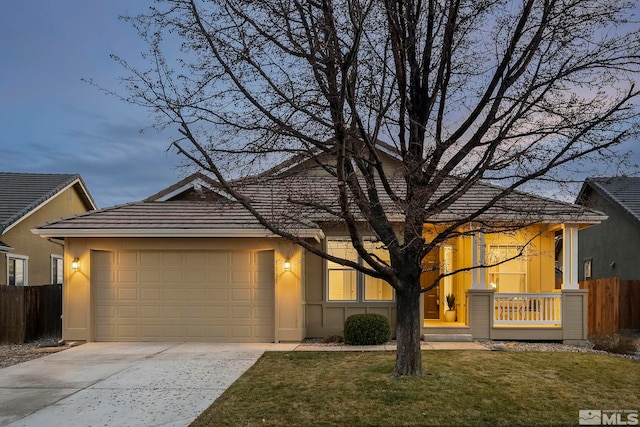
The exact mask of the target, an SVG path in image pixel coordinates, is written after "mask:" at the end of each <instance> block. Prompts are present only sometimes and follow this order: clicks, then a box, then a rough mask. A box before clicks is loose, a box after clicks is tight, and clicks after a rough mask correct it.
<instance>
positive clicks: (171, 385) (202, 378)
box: [0, 343, 295, 427]
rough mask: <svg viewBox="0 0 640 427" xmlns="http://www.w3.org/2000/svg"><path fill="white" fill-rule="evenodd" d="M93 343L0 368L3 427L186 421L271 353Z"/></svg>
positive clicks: (260, 348)
mask: <svg viewBox="0 0 640 427" xmlns="http://www.w3.org/2000/svg"><path fill="white" fill-rule="evenodd" d="M290 347H291V348H289V346H288V345H283V344H209V343H130V344H129V343H88V344H84V345H81V346H79V347H74V348H71V349H69V350H65V351H62V352H60V353H56V354H51V355H49V356H45V357H42V358H39V359H35V360H31V361H29V362H25V363H21V364H19V365H14V366H10V367H8V368H4V369H0V426H11V427H18V426H62V425H64V426H187V425H189V423H190V422H191V421H193V420H194V419H195V418H196V417H197V416H198V415H199V414H200V413H201V412H202V411H203V410H204V409H206V408H207V407H208V406H209V405H210V404H211V402H213V401H214V400H215V399H216V398H217V397H218V396H220V395H221V394H222V393H223V392H224V391H225V390H226V388H227V387H228V386H229V385H231V384H232V383H233V382H234V381H235V380H236V379H237V378H238V377H240V375H242V374H243V373H244V372H245V371H246V370H247V369H248V368H249V367H251V366H252V365H253V364H254V363H255V362H256V360H258V358H259V357H260V356H261V355H262V353H263V352H264V351H265V350H280V351H283V350H284V351H287V350H292V349H294V348H295V345H291V346H290Z"/></svg>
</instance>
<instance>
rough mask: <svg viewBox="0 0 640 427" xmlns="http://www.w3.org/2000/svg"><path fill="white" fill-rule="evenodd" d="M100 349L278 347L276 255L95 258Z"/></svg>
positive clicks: (117, 254) (95, 307)
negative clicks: (159, 344)
mask: <svg viewBox="0 0 640 427" xmlns="http://www.w3.org/2000/svg"><path fill="white" fill-rule="evenodd" d="M91 259H92V262H91V287H92V300H93V301H92V304H93V314H94V315H93V319H94V328H95V329H94V331H95V339H96V341H219V342H273V340H274V270H273V269H274V253H273V251H255V252H242V251H123V252H103V251H94V252H92V255H91Z"/></svg>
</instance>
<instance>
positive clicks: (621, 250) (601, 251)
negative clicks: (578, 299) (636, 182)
mask: <svg viewBox="0 0 640 427" xmlns="http://www.w3.org/2000/svg"><path fill="white" fill-rule="evenodd" d="M586 205H587V206H589V207H591V208H594V209H598V210H601V211H603V212H605V213H606V214H607V215H609V219H607V220H605V221H603V222H602V223H601V224H597V225H593V226H591V227H588V228H585V229H583V230H580V232H579V233H580V234H579V237H578V260H579V263H580V265H579V268H578V277H579V279H580V280H585V275H584V267H583V263H584V261H586V260H588V259H591V274H592V276H591V278H592V279H602V278H605V277H612V276H617V277H619V278H621V279H624V280H636V279H640V263H639V262H638V260H639V259H640V226H638V225H637V224H636V223H634V222H633V221H632V220H631V219H630V218H629V217H628V216H627V215H626V214H624V213H623V212H621V211H620V210H619V208H617V207H615V206H614V205H612V204H611V203H609V202H608V201H606V200H605V199H603V198H602V197H600V196H599V195H598V194H597V193H593V195H592V196H591V198H590V199H589V200H588V202H587V203H586ZM612 263H615V264H614V265H613V266H612Z"/></svg>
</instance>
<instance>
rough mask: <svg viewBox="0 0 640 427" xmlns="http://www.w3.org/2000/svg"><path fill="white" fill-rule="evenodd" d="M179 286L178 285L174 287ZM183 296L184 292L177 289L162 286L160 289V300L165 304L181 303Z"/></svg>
mask: <svg viewBox="0 0 640 427" xmlns="http://www.w3.org/2000/svg"><path fill="white" fill-rule="evenodd" d="M175 286H179V285H175ZM183 295H184V290H182V289H177V288H170V287H168V286H164V287H163V288H162V300H163V301H164V302H165V303H168V302H172V301H182V297H183Z"/></svg>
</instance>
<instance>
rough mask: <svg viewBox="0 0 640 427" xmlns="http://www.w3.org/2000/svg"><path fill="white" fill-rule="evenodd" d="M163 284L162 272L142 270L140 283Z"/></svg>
mask: <svg viewBox="0 0 640 427" xmlns="http://www.w3.org/2000/svg"><path fill="white" fill-rule="evenodd" d="M160 282H162V272H161V271H160V270H142V271H140V283H142V284H146V283H148V284H153V285H155V284H157V283H160Z"/></svg>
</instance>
